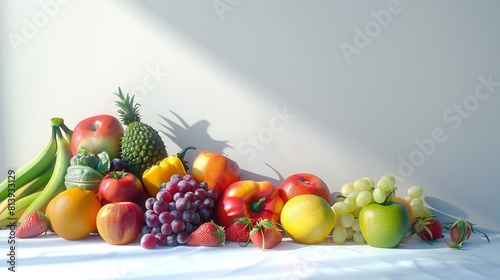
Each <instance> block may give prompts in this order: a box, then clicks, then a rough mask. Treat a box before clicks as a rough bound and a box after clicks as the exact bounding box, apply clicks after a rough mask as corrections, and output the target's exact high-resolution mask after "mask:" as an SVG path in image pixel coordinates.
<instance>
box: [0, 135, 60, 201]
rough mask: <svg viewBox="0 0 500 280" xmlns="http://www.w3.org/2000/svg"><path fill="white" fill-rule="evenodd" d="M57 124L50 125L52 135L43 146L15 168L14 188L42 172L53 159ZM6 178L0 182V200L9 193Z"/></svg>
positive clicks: (55, 147)
mask: <svg viewBox="0 0 500 280" xmlns="http://www.w3.org/2000/svg"><path fill="white" fill-rule="evenodd" d="M58 130H59V128H58V126H52V136H51V137H50V140H49V142H48V143H47V145H46V146H45V148H44V149H43V150H42V151H41V152H40V153H39V154H38V155H37V156H36V157H35V158H33V159H32V160H30V161H29V162H28V163H27V164H25V165H24V166H22V167H21V168H19V169H18V170H15V190H17V189H19V188H20V187H22V186H24V185H25V184H27V183H28V182H30V181H32V180H33V179H35V178H36V177H37V176H38V175H40V173H42V172H43V171H44V170H45V169H46V168H47V167H48V166H49V165H50V164H51V163H52V162H53V161H54V156H55V154H56V151H57V143H56V134H57V131H58ZM9 183H12V182H9V180H8V178H7V179H5V180H4V181H3V182H2V183H1V184H0V201H3V200H5V199H6V198H7V196H8V195H9V192H12V190H9V188H10V184H9Z"/></svg>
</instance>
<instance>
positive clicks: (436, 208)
mask: <svg viewBox="0 0 500 280" xmlns="http://www.w3.org/2000/svg"><path fill="white" fill-rule="evenodd" d="M424 200H425V202H426V203H427V205H429V206H430V207H431V208H432V213H433V214H434V215H436V216H437V218H438V219H439V220H440V221H441V222H443V223H446V222H448V221H454V220H456V219H457V218H464V219H466V220H468V221H469V222H471V223H472V224H474V228H477V229H479V230H481V231H485V229H484V228H482V227H481V225H475V223H474V221H470V220H469V215H468V214H467V213H466V212H465V211H464V210H462V209H460V208H459V207H457V206H455V205H453V204H451V203H449V202H448V201H445V200H442V199H440V198H437V197H433V196H427V197H425V199H424Z"/></svg>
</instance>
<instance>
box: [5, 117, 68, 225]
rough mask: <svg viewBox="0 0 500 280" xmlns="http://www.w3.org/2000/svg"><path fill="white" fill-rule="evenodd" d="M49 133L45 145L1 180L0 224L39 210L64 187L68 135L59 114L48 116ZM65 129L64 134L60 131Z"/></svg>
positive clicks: (21, 218)
mask: <svg viewBox="0 0 500 280" xmlns="http://www.w3.org/2000/svg"><path fill="white" fill-rule="evenodd" d="M50 122H51V128H52V134H51V137H50V139H49V142H48V143H47V145H46V146H45V147H44V149H43V150H42V151H41V152H40V153H39V154H38V155H37V156H36V157H35V158H33V159H32V160H31V161H29V162H28V163H27V164H25V165H24V166H23V167H21V168H20V169H19V170H17V171H15V173H13V174H12V176H9V178H7V179H5V180H4V181H3V182H2V183H0V228H3V227H5V226H7V225H9V224H11V223H12V222H13V221H14V220H15V219H17V221H16V223H20V222H21V221H22V220H23V219H24V217H25V216H26V215H27V214H29V213H30V212H33V211H37V210H42V211H44V209H45V207H46V206H47V204H48V203H49V201H50V200H51V199H52V198H54V197H55V196H56V195H57V194H59V193H60V192H62V191H64V190H65V189H66V187H65V185H64V176H65V175H66V170H67V168H68V167H69V165H70V161H69V160H70V158H71V147H70V141H71V135H72V133H73V131H72V130H70V129H69V128H68V127H67V126H66V125H65V124H64V120H63V119H62V118H57V117H55V118H52V119H51V120H50ZM62 132H64V135H63V133H62Z"/></svg>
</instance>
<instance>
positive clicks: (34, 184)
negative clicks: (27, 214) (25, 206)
mask: <svg viewBox="0 0 500 280" xmlns="http://www.w3.org/2000/svg"><path fill="white" fill-rule="evenodd" d="M54 166H55V162H53V163H52V164H51V165H49V167H47V169H45V170H44V171H43V172H42V173H41V174H40V175H39V176H38V177H36V178H35V179H33V180H32V181H31V182H29V183H27V184H26V185H24V186H22V187H20V188H19V189H17V191H15V192H14V193H13V194H12V195H9V197H7V199H4V201H2V203H0V213H2V212H3V211H4V210H5V209H6V208H7V206H8V205H9V202H11V201H12V200H14V199H15V200H18V199H21V198H23V197H25V196H27V195H30V194H32V193H34V192H36V191H38V190H40V188H42V187H44V186H45V185H46V184H47V182H49V180H50V177H52V173H53V172H54Z"/></svg>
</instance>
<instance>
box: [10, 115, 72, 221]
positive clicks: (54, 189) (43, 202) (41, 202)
mask: <svg viewBox="0 0 500 280" xmlns="http://www.w3.org/2000/svg"><path fill="white" fill-rule="evenodd" d="M51 121H52V123H53V125H56V126H57V127H58V129H57V154H56V161H55V166H54V173H52V177H50V180H49V182H48V183H47V185H46V186H45V187H44V188H43V190H42V192H41V193H40V195H39V196H38V197H37V198H36V199H35V201H33V202H32V203H31V204H30V205H29V206H28V208H27V209H26V211H25V212H24V213H23V215H22V216H21V217H20V218H19V222H22V221H23V219H24V217H25V216H26V215H27V214H28V213H30V212H33V211H37V210H40V209H42V208H44V207H45V206H47V204H48V203H49V202H50V200H51V199H52V198H54V197H55V196H56V195H58V194H59V193H60V192H62V191H64V190H65V189H66V186H65V185H64V176H65V175H66V170H67V169H68V167H69V165H70V164H69V159H70V157H71V149H70V144H69V142H68V141H67V140H66V138H64V136H63V135H62V132H61V129H59V126H60V125H61V123H64V120H63V119H61V118H52V120H51Z"/></svg>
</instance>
